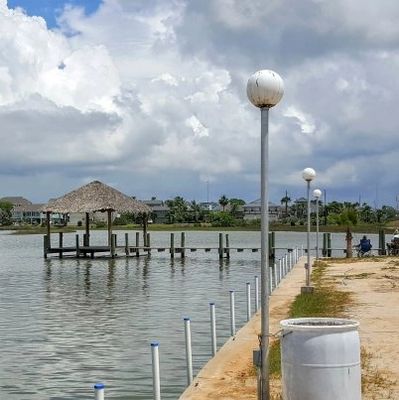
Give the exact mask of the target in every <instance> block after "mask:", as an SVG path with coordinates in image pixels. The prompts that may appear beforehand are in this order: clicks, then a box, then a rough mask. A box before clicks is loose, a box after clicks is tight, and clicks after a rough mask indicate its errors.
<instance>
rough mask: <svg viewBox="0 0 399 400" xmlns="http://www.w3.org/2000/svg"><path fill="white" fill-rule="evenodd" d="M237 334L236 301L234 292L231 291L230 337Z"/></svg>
mask: <svg viewBox="0 0 399 400" xmlns="http://www.w3.org/2000/svg"><path fill="white" fill-rule="evenodd" d="M235 334H236V315H235V300H234V290H230V335H231V336H234V335H235Z"/></svg>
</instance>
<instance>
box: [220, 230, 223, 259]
mask: <svg viewBox="0 0 399 400" xmlns="http://www.w3.org/2000/svg"><path fill="white" fill-rule="evenodd" d="M223 255H224V249H223V233H219V258H220V259H222V258H223Z"/></svg>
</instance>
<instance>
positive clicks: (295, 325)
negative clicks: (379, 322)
mask: <svg viewBox="0 0 399 400" xmlns="http://www.w3.org/2000/svg"><path fill="white" fill-rule="evenodd" d="M280 326H281V328H282V329H283V330H290V331H310V330H328V331H345V330H353V329H357V328H358V327H359V322H358V321H355V320H352V319H345V318H292V319H285V320H283V321H280Z"/></svg>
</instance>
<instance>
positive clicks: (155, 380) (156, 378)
mask: <svg viewBox="0 0 399 400" xmlns="http://www.w3.org/2000/svg"><path fill="white" fill-rule="evenodd" d="M151 354H152V388H153V393H154V400H161V378H160V373H159V343H157V342H153V343H151Z"/></svg>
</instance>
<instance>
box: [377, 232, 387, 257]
mask: <svg viewBox="0 0 399 400" xmlns="http://www.w3.org/2000/svg"><path fill="white" fill-rule="evenodd" d="M378 248H379V250H378V254H379V255H380V256H384V255H386V250H385V231H384V229H380V230H379V231H378Z"/></svg>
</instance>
